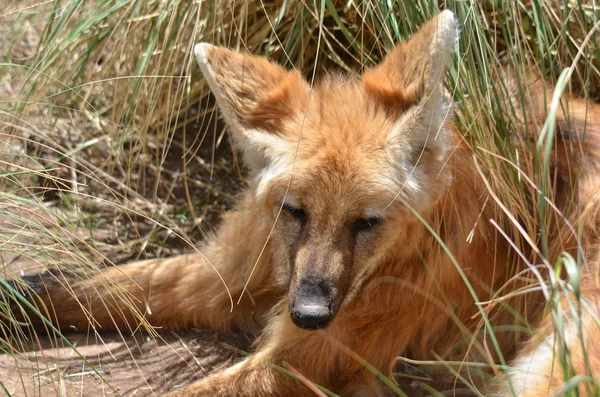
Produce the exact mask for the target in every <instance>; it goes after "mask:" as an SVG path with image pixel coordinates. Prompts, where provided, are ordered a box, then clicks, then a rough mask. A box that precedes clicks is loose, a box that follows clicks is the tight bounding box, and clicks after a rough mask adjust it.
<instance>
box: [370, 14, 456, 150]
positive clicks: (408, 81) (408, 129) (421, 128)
mask: <svg viewBox="0 0 600 397" xmlns="http://www.w3.org/2000/svg"><path fill="white" fill-rule="evenodd" d="M457 40H458V22H457V20H456V18H455V16H454V14H453V13H452V12H451V11H449V10H446V11H443V12H441V13H440V14H438V15H437V16H436V17H434V18H433V19H432V20H431V21H429V22H427V23H426V24H424V25H423V26H422V27H421V29H420V30H419V31H418V32H417V33H416V34H415V35H414V36H413V37H412V38H411V39H410V40H408V41H406V42H402V43H400V44H399V45H397V46H396V47H395V48H394V49H393V50H392V51H391V52H390V54H389V55H388V56H387V57H386V58H385V59H384V61H383V62H381V63H380V64H379V65H378V66H377V67H375V68H374V69H371V70H367V71H366V72H365V73H364V75H363V78H362V85H363V88H364V89H365V91H366V92H367V93H368V94H369V95H370V96H371V97H372V98H373V100H374V101H375V102H376V103H378V104H380V105H381V106H383V107H384V108H385V109H386V111H387V112H388V113H389V114H390V116H391V117H395V118H396V119H397V120H398V122H397V128H395V129H394V131H393V132H392V133H391V134H390V139H393V138H394V136H393V135H394V134H395V133H399V134H402V135H403V137H402V138H403V139H409V140H411V141H413V142H414V143H416V144H422V145H423V146H426V145H428V144H431V145H432V147H429V148H428V149H435V146H436V143H435V142H434V141H435V140H436V139H435V138H436V137H437V136H438V133H439V131H440V129H441V128H442V125H443V124H444V122H445V120H446V119H447V118H448V116H449V114H448V109H447V106H446V105H445V103H444V100H443V97H442V92H441V83H442V81H443V77H444V73H445V72H446V69H447V68H448V66H449V65H450V62H451V60H452V55H453V54H454V52H455V49H456V43H457ZM437 144H438V146H439V144H442V142H437ZM423 146H422V147H423Z"/></svg>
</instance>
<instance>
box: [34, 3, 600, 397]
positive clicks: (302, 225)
mask: <svg viewBox="0 0 600 397" xmlns="http://www.w3.org/2000/svg"><path fill="white" fill-rule="evenodd" d="M457 38H458V23H457V21H456V19H455V17H454V15H453V14H452V13H451V12H450V11H444V12H442V13H441V14H439V15H438V16H437V17H435V18H434V19H433V20H431V21H430V22H428V23H427V24H425V25H424V26H423V27H422V29H421V30H420V31H419V32H418V33H417V34H415V35H414V36H413V37H412V38H411V39H410V40H409V41H407V42H404V43H402V44H400V45H398V46H397V47H396V48H395V49H394V50H393V51H391V52H390V53H389V54H388V56H387V57H386V58H385V59H384V60H383V61H382V62H381V63H380V64H379V65H378V66H377V67H375V68H373V69H370V70H367V71H365V72H364V74H363V75H362V76H360V77H353V76H327V77H324V78H323V80H322V81H320V82H319V83H318V84H316V85H315V86H314V87H311V86H310V85H309V84H308V83H307V82H306V80H304V79H303V78H302V77H301V76H300V75H299V74H298V73H297V72H295V71H287V70H285V69H283V68H282V67H280V66H278V65H276V64H274V63H271V62H269V61H268V60H267V59H265V58H261V57H254V56H250V55H246V54H240V53H237V52H234V51H231V50H228V49H225V48H220V47H215V46H212V45H209V44H199V45H197V46H196V48H195V53H196V57H197V59H198V62H199V64H200V67H201V69H202V72H203V74H204V77H205V79H206V81H207V82H208V83H209V85H210V88H211V90H212V92H213V93H214V95H215V97H216V98H217V101H218V103H219V105H220V108H221V110H222V113H223V116H224V118H225V120H226V121H227V123H228V125H229V127H230V128H231V133H232V137H233V140H234V142H235V145H236V147H237V148H238V149H239V150H240V151H241V152H242V154H243V160H244V163H245V165H246V166H247V167H248V170H249V188H248V189H247V191H246V192H245V193H244V194H243V196H242V197H241V199H240V201H239V203H238V205H237V206H236V208H235V209H234V210H232V211H230V212H229V213H227V214H225V215H224V217H223V220H222V224H221V226H220V228H219V229H218V231H217V232H216V234H215V236H214V237H213V238H212V239H210V240H209V241H207V242H206V243H205V245H204V247H203V248H202V249H201V250H200V252H199V253H194V254H189V255H184V256H180V257H175V258H170V259H160V260H151V261H144V262H138V263H132V264H129V265H125V266H122V267H115V268H110V269H107V270H106V271H104V272H103V273H102V274H101V275H99V276H98V277H97V278H95V279H93V280H92V281H88V282H79V283H75V284H72V285H71V287H70V288H71V290H66V289H63V288H51V289H50V290H49V291H48V293H47V294H43V295H42V296H41V297H42V299H43V300H44V302H45V303H46V305H47V306H48V307H49V308H50V309H49V310H50V313H51V317H52V318H53V319H54V321H55V323H56V324H57V325H58V326H60V327H61V328H63V329H67V328H68V327H70V326H74V327H76V328H77V329H79V330H82V329H86V327H89V326H90V324H91V325H92V326H93V327H95V328H98V329H102V330H105V329H110V328H121V329H123V328H125V327H131V328H132V329H133V328H135V327H136V326H137V324H138V323H139V321H140V318H139V314H138V315H136V314H135V313H136V312H137V313H145V319H146V320H147V321H148V322H150V323H151V324H152V325H154V326H159V327H178V328H181V327H208V328H212V329H216V330H224V329H232V328H233V329H239V330H244V331H245V330H251V331H255V330H261V331H260V332H261V333H260V336H259V337H258V339H257V342H256V345H255V347H256V350H255V354H254V355H253V356H251V357H250V358H247V359H246V360H244V361H242V362H240V363H238V364H236V365H234V366H233V367H231V368H229V369H227V370H225V371H223V372H221V373H217V374H215V375H213V376H210V377H208V378H206V379H204V380H202V381H201V382H199V383H197V384H193V385H191V386H189V387H187V388H185V389H183V390H180V391H177V392H175V393H173V394H172V395H173V396H188V397H189V396H211V397H213V396H220V397H225V396H227V397H229V396H257V397H260V396H269V397H271V396H272V397H275V396H280V397H284V396H290V395H294V396H311V395H314V393H313V391H311V390H310V389H309V388H308V387H306V385H305V384H304V383H302V382H301V381H300V380H298V379H296V378H294V377H293V376H290V375H289V374H286V373H284V372H282V371H281V370H280V369H278V366H285V365H288V364H289V365H290V366H291V367H293V368H294V369H296V370H298V371H299V372H300V373H302V374H303V376H304V377H306V378H307V379H309V380H310V381H312V382H314V383H316V384H318V385H320V386H322V387H324V388H326V389H328V390H330V391H332V392H334V393H336V394H338V395H340V396H381V395H383V394H382V393H383V391H382V386H381V384H380V383H379V382H378V381H377V377H376V375H375V374H374V373H373V371H372V370H370V369H369V368H368V367H367V366H366V365H365V362H367V363H369V364H370V365H371V366H372V367H373V368H375V369H376V370H378V371H380V372H382V373H383V374H386V375H387V374H389V373H391V372H392V370H393V369H394V366H395V362H396V359H397V357H398V356H401V355H406V356H409V357H411V358H414V359H417V360H438V359H440V358H441V359H444V360H450V361H452V360H454V361H462V360H464V361H474V360H479V361H480V362H483V363H487V364H489V365H490V367H493V365H494V362H495V361H496V363H497V362H498V361H497V360H499V359H500V357H504V358H506V359H508V358H510V357H512V358H513V360H512V361H509V362H507V364H508V365H509V366H510V367H511V368H513V369H512V370H506V371H504V373H502V371H501V370H503V369H504V368H503V367H494V368H496V369H495V370H494V371H495V375H496V376H497V380H496V381H495V382H493V383H494V384H495V390H494V391H488V392H482V393H484V394H485V393H488V395H489V394H491V393H495V395H498V396H508V395H512V394H511V393H515V394H516V395H518V396H545V395H548V394H552V393H554V392H556V391H557V390H559V389H560V387H561V386H562V384H563V383H564V379H565V375H564V372H563V367H562V366H561V364H560V363H559V359H558V358H559V355H558V354H557V353H556V351H557V348H556V346H558V344H556V343H555V342H556V340H555V339H556V338H559V337H560V336H559V335H558V334H555V333H554V330H553V322H552V318H551V316H550V314H549V313H550V311H548V310H546V311H545V310H544V305H545V300H544V299H543V297H542V296H538V295H533V294H529V295H528V296H526V297H525V298H524V297H523V296H518V295H520V294H518V288H521V287H523V284H519V283H517V282H509V283H507V281H508V280H509V278H510V277H512V276H514V275H518V274H521V275H527V277H529V275H530V273H527V272H528V267H527V265H526V263H525V260H524V259H522V258H520V257H519V256H518V254H517V253H516V252H515V251H514V250H513V249H512V247H511V245H510V242H509V240H508V239H507V238H505V237H504V236H503V235H502V233H500V232H499V228H497V227H496V226H495V225H494V223H493V222H491V221H490V220H495V221H496V223H497V224H499V225H502V224H505V223H504V222H505V220H506V219H507V218H506V216H507V215H506V212H505V211H504V209H503V208H502V206H501V205H500V204H499V203H498V202H497V201H496V200H495V199H494V197H493V195H492V192H491V190H490V189H491V188H490V187H489V186H487V183H488V182H487V179H486V177H485V170H480V169H478V167H477V164H476V163H475V160H474V155H473V152H472V151H471V149H470V148H469V146H468V145H467V144H466V143H465V141H464V137H463V136H462V135H461V133H460V132H459V131H458V130H457V129H456V128H455V127H454V126H453V125H452V124H451V120H450V119H451V117H450V116H451V113H452V109H451V107H450V106H449V105H448V104H447V101H446V100H445V99H444V95H443V92H442V85H441V81H442V79H443V76H444V74H445V71H446V68H447V67H448V65H449V63H450V62H451V59H452V56H453V54H454V51H455V47H456V42H457ZM538 103H541V99H539V98H537V99H536V97H535V92H534V91H532V98H530V102H529V105H530V106H531V107H532V108H535V107H536V106H538V105H537V104H538ZM570 103H571V114H570V117H571V118H572V119H573V120H575V121H577V122H578V123H579V124H580V125H583V123H584V122H586V123H587V133H586V134H587V136H586V139H585V141H582V140H580V139H579V137H577V136H576V134H574V135H573V137H572V139H571V140H569V139H566V140H565V142H566V143H564V142H562V143H561V142H558V143H557V144H556V146H557V147H558V146H561V145H562V146H561V148H557V149H556V154H555V155H556V159H557V160H556V162H557V163H558V165H557V166H556V169H558V173H557V174H556V175H557V178H558V179H559V182H558V183H557V186H558V185H560V183H562V184H563V185H564V186H563V188H562V189H561V188H560V186H559V187H557V189H556V196H557V197H556V200H555V201H556V203H559V204H560V203H562V204H560V205H561V206H562V207H561V208H560V210H561V211H563V212H564V213H565V214H566V216H567V219H568V220H569V222H570V223H571V225H572V226H573V228H574V229H573V230H575V231H579V238H577V233H575V234H574V233H573V232H572V229H570V228H569V227H568V225H567V222H565V221H562V222H559V221H557V225H556V228H557V230H559V232H557V233H553V234H551V235H550V241H549V246H550V250H551V253H552V255H554V256H553V257H552V258H551V261H550V263H554V262H552V260H555V259H556V258H557V257H558V255H559V254H560V253H561V252H563V251H566V252H570V253H571V254H572V255H573V256H574V257H577V255H578V249H579V248H582V249H583V252H584V254H585V266H583V267H582V269H580V272H581V274H582V278H581V281H580V283H581V295H582V298H581V300H582V301H585V302H586V305H587V308H586V309H581V313H580V317H575V316H567V317H566V319H565V322H564V342H565V343H564V346H566V349H568V350H569V351H570V356H571V361H572V362H571V372H572V374H579V375H582V376H583V378H582V379H581V380H582V383H580V384H579V386H578V387H579V392H580V393H581V394H586V393H589V394H593V387H592V386H590V384H591V383H590V382H591V379H595V378H596V377H598V376H599V374H600V354H599V353H600V350H599V349H600V346H596V345H597V344H598V343H600V328H599V326H598V318H600V313H598V308H599V305H598V304H599V302H598V300H597V297H598V296H600V295H599V294H598V283H597V274H598V271H600V266H598V263H599V261H600V256H599V255H600V252H599V250H598V247H599V240H600V228H599V227H600V215H597V214H598V213H597V212H596V208H598V207H599V206H600V174H599V173H598V166H599V163H598V162H599V160H600V148H599V147H598V146H597V144H596V142H598V139H599V138H598V137H599V136H600V135H598V134H599V133H600V131H599V127H597V125H598V124H597V123H596V119H595V118H597V117H599V116H598V115H597V114H598V112H597V110H598V109H597V108H596V107H594V109H593V110H590V111H589V113H591V114H592V116H589V117H588V116H587V112H586V103H585V101H583V100H577V99H571V101H570ZM590 106H594V105H590ZM534 113H535V112H534ZM538 113H539V114H540V120H541V121H542V122H543V120H544V118H545V116H546V114H545V113H546V109H545V107H544V108H543V109H542V110H541V111H539V112H538ZM593 113H596V114H593ZM561 117H562V116H561ZM565 117H566V116H565ZM586 120H587V121H586ZM568 145H571V146H577V147H578V150H579V146H578V145H585V146H582V147H583V152H581V153H583V156H581V155H580V156H579V157H577V158H576V159H575V160H576V161H575V165H573V164H571V167H572V168H569V169H566V168H568V167H564V164H565V162H566V161H567V159H566V158H567V157H571V154H572V153H571V151H572V150H571V149H569V147H568ZM578 153H580V152H578ZM581 153H580V154H581ZM561 156H562V157H561ZM561 166H563V167H564V168H565V169H564V170H563V169H562V168H561ZM575 168H576V169H575ZM572 175H577V176H578V182H577V183H574V182H571V176H572ZM561 178H562V179H561ZM573 180H574V178H573ZM561 181H562V182H561ZM573 189H575V191H576V195H577V197H576V198H575V199H574V200H569V197H570V196H569V197H568V195H569V194H570V193H569V192H570V191H572V190H573ZM561 195H562V196H561ZM573 202H574V203H575V204H573ZM567 203H568V204H567ZM563 224H564V225H563ZM441 242H443V245H442V244H441ZM507 288H509V290H507ZM500 290H502V293H501V295H502V296H507V298H506V300H504V301H502V302H505V303H506V304H502V303H498V304H495V305H490V306H485V305H478V304H477V301H488V300H490V299H492V297H494V296H496V295H495V293H496V292H497V291H500ZM511 292H514V294H512V295H514V296H515V298H513V299H510V296H511ZM74 297H77V298H78V299H77V300H76V299H75V298H74ZM124 298H129V299H130V300H131V301H132V302H134V304H135V305H137V309H138V310H137V311H135V310H131V308H130V307H128V306H127V305H125V304H124V303H123V301H124V300H125V299H124ZM238 299H239V303H238ZM570 305H572V301H571V302H570V301H569V299H568V297H566V298H564V299H563V301H562V306H561V307H563V310H564V311H565V312H567V313H570V309H569V308H570V307H571V306H570ZM507 307H510V310H509V309H507ZM482 310H485V314H486V316H483V315H482ZM515 313H517V314H515ZM484 317H486V318H487V319H488V320H487V321H488V323H486V322H485V321H484ZM517 317H519V318H526V319H527V320H528V321H530V322H532V323H534V324H539V329H538V330H537V332H534V334H535V336H533V337H531V338H526V337H525V334H523V335H520V336H519V335H517V333H516V331H514V329H516V328H518V327H517V325H519V326H521V328H522V327H523V325H524V324H525V323H524V322H521V323H519V321H517V320H516V318H517ZM578 320H580V321H581V329H582V332H583V333H582V335H579V334H578V333H577V329H578V326H577V324H576V323H577V321H578ZM492 329H493V330H496V332H494V336H495V340H494V338H493V337H492V335H491V330H492ZM507 330H508V331H507ZM527 340H529V342H526V341H527ZM582 341H583V343H584V346H585V347H583V348H582ZM498 368H499V369H498ZM586 382H587V383H586Z"/></svg>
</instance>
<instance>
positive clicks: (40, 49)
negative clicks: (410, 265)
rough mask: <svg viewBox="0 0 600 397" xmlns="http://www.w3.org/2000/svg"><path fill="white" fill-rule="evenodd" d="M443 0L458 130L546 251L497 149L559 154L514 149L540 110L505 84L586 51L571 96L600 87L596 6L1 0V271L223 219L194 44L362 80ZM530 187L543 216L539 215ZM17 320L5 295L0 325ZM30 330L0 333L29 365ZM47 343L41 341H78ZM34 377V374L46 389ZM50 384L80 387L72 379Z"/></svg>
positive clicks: (522, 187) (140, 243)
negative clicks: (451, 33)
mask: <svg viewBox="0 0 600 397" xmlns="http://www.w3.org/2000/svg"><path fill="white" fill-rule="evenodd" d="M390 4H393V5H391V6H390ZM440 6H441V7H442V8H450V9H453V10H454V11H455V12H456V14H457V16H458V18H459V19H460V20H461V22H462V23H463V26H464V27H463V34H462V37H461V42H460V55H459V57H458V59H457V62H456V64H455V67H454V68H453V69H452V70H451V71H450V72H449V73H448V75H447V77H448V79H447V87H448V88H449V91H450V92H451V95H452V96H453V97H454V98H455V100H456V101H457V103H458V105H457V106H458V114H457V118H456V122H457V123H458V124H459V125H461V126H462V127H463V130H464V131H465V132H466V139H467V140H468V141H469V142H470V144H471V145H472V146H473V148H474V151H475V153H476V155H477V157H478V160H479V162H480V164H481V167H482V168H483V169H486V171H487V172H488V177H489V181H490V187H491V189H492V190H493V191H495V192H496V194H497V196H498V200H500V201H501V202H503V203H505V204H506V205H507V207H508V208H510V209H511V213H512V215H513V216H514V218H515V219H519V220H521V224H522V225H523V228H524V230H522V231H520V230H516V229H515V227H514V225H511V224H508V225H502V226H503V227H505V228H506V229H508V230H509V231H510V233H511V238H513V239H514V240H515V242H516V243H517V244H518V245H519V244H527V242H526V239H525V238H524V237H523V236H528V237H529V238H530V239H531V240H532V241H534V242H535V244H539V245H540V247H541V248H542V249H543V248H544V247H543V241H544V233H541V234H540V233H539V230H540V225H541V229H542V230H543V229H544V228H543V225H544V224H545V223H544V222H545V221H544V219H545V218H546V217H549V216H552V215H551V211H549V210H548V209H547V208H545V205H544V204H543V202H540V201H539V198H541V197H542V196H538V194H537V193H536V191H535V189H534V187H533V186H531V185H528V184H524V183H523V180H522V178H521V177H520V176H519V173H518V172H517V171H516V170H515V169H514V168H512V167H508V166H507V163H506V161H499V159H505V160H507V161H510V162H512V163H514V164H518V165H519V166H520V167H521V168H523V169H526V170H534V169H538V168H539V169H542V168H543V165H544V164H547V162H548V157H544V154H543V151H540V153H539V154H540V157H539V158H538V159H537V160H536V158H535V156H532V157H531V158H530V159H519V158H516V157H515V156H516V155H515V152H514V150H513V141H512V140H511V139H513V138H514V137H513V136H512V132H513V131H514V130H515V123H516V122H517V121H516V120H517V119H518V117H517V115H520V116H521V117H527V114H526V112H523V110H522V109H513V108H512V107H511V106H510V105H509V103H508V102H507V101H505V100H504V99H503V98H506V96H507V93H508V92H509V91H511V90H517V91H518V90H520V89H522V87H506V86H504V85H503V84H502V81H503V80H502V79H501V78H498V76H501V74H502V70H505V69H506V68H507V67H508V68H509V69H510V70H511V73H513V74H514V75H515V76H517V77H518V79H517V80H518V81H521V80H519V79H522V78H523V76H525V74H526V73H527V71H529V70H535V71H536V72H537V73H539V74H540V75H542V76H544V77H546V79H547V81H549V82H556V80H557V79H558V76H559V74H560V73H561V71H562V70H563V69H564V68H566V67H570V66H571V65H572V63H573V60H574V59H575V57H576V56H577V53H578V51H581V52H582V54H583V56H582V57H581V58H579V60H578V62H576V63H575V64H574V69H573V74H572V77H571V79H570V81H569V85H568V86H567V87H566V90H568V91H570V92H571V93H573V94H575V95H587V96H590V97H594V96H596V95H598V94H600V92H599V91H598V87H599V84H598V83H599V82H600V69H599V64H600V52H599V51H598V45H597V42H596V40H597V38H599V37H600V36H598V34H597V33H592V35H591V37H590V40H589V41H588V42H587V44H586V45H585V46H583V47H582V46H581V45H582V43H583V40H584V38H585V37H586V36H587V35H588V33H589V32H590V31H591V29H592V27H593V26H594V24H595V23H596V22H597V20H598V16H599V9H598V8H594V2H593V1H591V0H590V1H589V2H582V1H574V0H572V1H558V0H546V1H542V0H536V1H533V0H531V1H521V2H517V1H508V0H506V1H503V0H498V1H481V2H480V1H472V2H466V1H447V2H440V3H439V4H438V2H435V1H432V0H419V1H409V0H406V1H399V2H375V1H366V2H356V1H354V2H353V1H350V2H333V1H330V0H324V1H314V2H313V1H302V2H289V1H257V2H248V1H221V2H207V1H177V0H171V1H168V0H165V1H140V0H123V1H119V2H114V1H107V0H98V1H94V2H83V1H78V0H71V1H64V2H59V1H32V0H27V1H12V2H10V1H4V2H3V4H1V5H0V35H1V36H0V37H2V39H0V55H2V56H3V59H2V60H1V62H2V63H0V125H1V126H2V128H1V129H0V225H1V226H0V269H2V271H3V273H4V274H3V276H4V277H5V278H18V277H20V276H22V275H26V274H31V273H35V272H38V271H40V269H46V268H57V269H59V270H61V271H64V270H69V271H74V272H75V273H76V274H78V275H80V276H81V277H85V276H86V275H88V274H89V273H90V271H91V270H94V269H97V268H98V267H99V266H103V265H108V264H119V263H123V262H126V261H130V260H134V259H138V258H152V257H166V256H170V255H174V254H177V253H180V252H184V251H188V250H190V249H191V247H193V246H195V245H196V244H197V243H198V242H199V241H201V240H202V239H203V238H204V236H205V235H206V232H207V231H210V230H211V229H212V227H214V225H216V223H217V221H218V218H219V214H220V213H221V212H222V211H223V210H225V209H227V208H228V207H229V205H230V204H231V203H232V200H233V198H234V197H235V195H236V193H237V192H238V191H239V190H240V188H241V187H242V186H243V179H242V176H243V175H242V174H243V171H242V170H241V169H240V167H239V165H238V163H237V158H236V155H235V154H234V153H232V151H231V148H230V144H229V138H228V135H227V133H226V130H225V128H224V126H223V125H222V124H221V123H220V121H218V120H217V116H216V113H215V112H214V102H213V101H212V99H211V98H209V97H208V90H207V87H206V84H204V82H203V81H202V79H201V77H200V75H199V71H198V69H197V68H196V66H195V64H194V62H193V59H192V47H193V45H194V44H195V43H196V42H199V41H208V42H212V43H217V44H222V45H226V46H228V47H231V48H239V49H247V50H248V51H250V52H253V53H257V54H265V55H267V56H269V57H270V58H272V59H274V60H276V61H278V62H280V63H282V64H284V65H286V66H287V67H295V68H297V69H299V70H301V71H302V72H303V73H304V74H305V75H308V76H309V77H311V76H312V74H313V72H314V71H316V72H317V75H319V74H321V73H322V72H323V71H324V70H331V71H342V72H355V71H360V70H362V69H363V68H364V67H367V66H370V65H372V64H374V63H376V62H378V60H380V59H381V57H382V56H383V55H384V54H385V53H386V51H387V50H388V49H389V48H391V47H392V46H393V44H394V43H395V42H397V41H399V40H402V39H403V38H406V37H407V36H409V35H410V34H411V33H413V32H415V31H416V30H417V29H418V27H419V26H420V25H421V23H422V22H423V21H425V20H428V19H429V18H430V17H431V16H432V15H434V14H435V13H437V11H438V9H439V8H438V7H440ZM507 65H508V66H507ZM549 95H550V93H549ZM523 113H524V114H523ZM530 174H532V175H538V174H540V175H541V173H540V172H533V171H532V172H530ZM535 182H536V183H538V184H539V185H544V182H543V180H541V179H540V180H536V181H535ZM544 186H545V185H544ZM528 196H529V197H534V198H536V200H535V202H534V206H537V208H538V209H539V211H536V212H535V216H533V217H532V216H531V207H530V206H531V202H530V200H529V199H528ZM542 201H543V200H542ZM5 288H6V287H5ZM9 317H10V314H9V312H8V308H6V307H4V306H3V305H2V303H0V321H5V319H7V318H9ZM6 321H8V320H6ZM30 337H31V335H26V334H6V333H4V334H1V333H0V347H2V349H3V351H4V352H6V353H7V354H8V357H14V358H15V360H18V359H19V354H18V353H17V350H18V348H19V344H20V343H24V344H26V343H27V342H25V340H26V339H28V338H30ZM192 338H194V337H192ZM33 340H34V342H33V343H34V345H35V344H36V343H40V344H42V343H41V342H35V341H36V339H35V338H33ZM184 340H185V339H184ZM188 341H189V339H188ZM50 342H51V343H50V346H48V345H44V347H45V348H53V347H60V346H62V345H63V344H64V343H65V342H64V340H63V341H61V340H60V339H57V340H54V341H50ZM175 343H176V342H175ZM132 346H137V347H135V348H139V345H136V344H135V343H134V344H133V345H132ZM15 348H17V349H15ZM130 349H131V350H134V348H133V347H131V348H130ZM58 362H60V360H58ZM132 362H135V360H133V361H132ZM34 365H38V366H39V362H38V363H37V364H36V363H34ZM0 374H1V372H0ZM19 375H20V376H21V378H22V379H23V381H22V384H25V383H27V382H30V381H31V377H30V375H28V374H24V373H20V374H19ZM96 376H97V375H96ZM0 381H2V382H4V380H3V379H0ZM36 382H37V381H36ZM56 382H57V381H56V379H54V380H52V381H48V384H53V385H56V384H57V383H56ZM34 383H35V382H34ZM42 383H43V382H42ZM42 383H39V384H42ZM59 383H60V382H59ZM59 383H58V384H59ZM17 384H18V382H17ZM36 384H37V383H36ZM19 387H20V386H18V385H17V386H15V388H16V389H19ZM21 388H22V389H27V387H25V386H23V387H21ZM150 389H152V388H150ZM28 390H29V392H28V393H29V394H31V395H45V393H47V392H48V391H47V389H35V388H34V389H31V388H30V389H28ZM41 390H45V391H41ZM51 390H52V391H53V392H56V394H58V395H62V394H69V392H67V391H65V390H66V389H61V387H60V385H59V386H56V387H54V388H52V389H51ZM108 390H110V389H106V391H108ZM5 392H6V393H7V395H10V393H12V390H5ZM140 393H141V394H147V393H148V391H142V390H141V389H140ZM137 395H140V394H137Z"/></svg>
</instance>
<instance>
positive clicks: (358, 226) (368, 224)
mask: <svg viewBox="0 0 600 397" xmlns="http://www.w3.org/2000/svg"><path fill="white" fill-rule="evenodd" d="M380 222H381V218H377V217H371V218H361V219H359V220H357V221H356V222H354V223H353V224H352V233H354V234H355V235H356V234H359V233H360V232H364V231H365V230H368V229H370V228H372V227H373V226H375V225H377V224H378V223H380Z"/></svg>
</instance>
